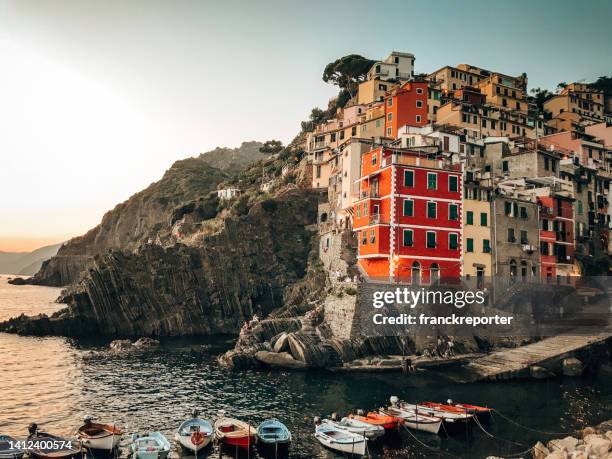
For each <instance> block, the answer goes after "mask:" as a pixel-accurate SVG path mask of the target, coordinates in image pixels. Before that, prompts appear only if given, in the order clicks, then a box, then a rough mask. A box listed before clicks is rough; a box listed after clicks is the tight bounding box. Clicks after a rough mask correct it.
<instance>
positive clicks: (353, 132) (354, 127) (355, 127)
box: [351, 126, 357, 135]
mask: <svg viewBox="0 0 612 459" xmlns="http://www.w3.org/2000/svg"><path fill="white" fill-rule="evenodd" d="M351 135H357V126H353V127H352V128H351Z"/></svg>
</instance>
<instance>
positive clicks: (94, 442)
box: [81, 434, 121, 451]
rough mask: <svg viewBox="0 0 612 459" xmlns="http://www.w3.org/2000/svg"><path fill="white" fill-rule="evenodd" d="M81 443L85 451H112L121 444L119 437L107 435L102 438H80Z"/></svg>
mask: <svg viewBox="0 0 612 459" xmlns="http://www.w3.org/2000/svg"><path fill="white" fill-rule="evenodd" d="M81 442H82V443H83V446H84V447H85V448H87V449H95V450H100V451H112V450H114V449H115V448H116V447H117V446H118V445H119V443H120V442H121V435H116V434H109V435H108V436H105V437H103V438H81Z"/></svg>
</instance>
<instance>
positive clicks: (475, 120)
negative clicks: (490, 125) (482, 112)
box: [474, 115, 478, 124]
mask: <svg viewBox="0 0 612 459" xmlns="http://www.w3.org/2000/svg"><path fill="white" fill-rule="evenodd" d="M474 124H478V115H474Z"/></svg>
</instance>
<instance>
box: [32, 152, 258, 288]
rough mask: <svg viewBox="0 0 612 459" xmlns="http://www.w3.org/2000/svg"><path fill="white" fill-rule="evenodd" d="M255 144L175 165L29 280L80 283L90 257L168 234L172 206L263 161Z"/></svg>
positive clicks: (134, 246) (203, 193) (200, 195)
mask: <svg viewBox="0 0 612 459" xmlns="http://www.w3.org/2000/svg"><path fill="white" fill-rule="evenodd" d="M261 145H262V144H261V143H259V142H244V143H243V144H242V145H241V147H239V148H235V149H229V148H217V149H215V150H213V151H210V152H207V153H203V154H201V155H199V156H198V157H196V158H188V159H184V160H181V161H177V162H175V163H174V164H173V165H172V167H171V168H170V169H169V170H168V171H167V172H166V173H165V174H164V176H163V177H162V178H161V180H159V181H157V182H155V183H153V184H151V185H150V186H149V187H147V188H146V189H145V190H143V191H141V192H139V193H136V194H135V195H133V196H132V197H130V198H129V199H128V200H127V201H125V202H123V203H121V204H119V205H117V206H116V207H115V208H114V209H113V210H111V211H109V212H107V213H106V214H105V215H104V217H103V218H102V221H101V222H100V224H99V225H98V226H96V227H95V228H93V229H92V230H90V231H88V232H87V233H86V234H85V235H83V236H79V237H76V238H73V239H71V240H70V241H68V242H67V243H66V244H64V245H63V246H62V247H61V248H60V250H59V251H58V253H57V256H55V257H54V258H52V259H50V260H48V261H46V262H45V263H44V264H43V266H42V267H41V269H40V271H39V272H38V273H36V275H35V276H34V277H33V278H32V279H31V280H30V281H29V282H30V283H33V284H37V285H50V286H65V285H69V284H71V283H73V282H75V281H77V280H78V279H79V276H80V274H81V272H83V271H84V270H85V269H86V268H88V267H89V266H91V264H92V262H93V257H94V256H95V255H98V254H104V253H106V252H108V251H109V250H135V249H137V248H138V247H139V246H140V245H141V244H144V243H146V242H147V241H149V239H155V238H157V237H158V236H159V235H160V234H161V235H162V236H163V235H164V234H165V233H169V231H170V227H171V225H172V223H173V222H172V216H173V214H174V213H175V212H176V209H177V207H180V206H183V205H185V204H186V203H190V202H195V201H197V200H199V199H202V198H204V197H205V196H206V195H207V194H208V193H209V192H210V191H212V190H215V189H216V188H217V185H218V184H219V183H220V182H222V181H224V180H227V179H228V177H229V173H233V172H235V171H237V170H240V169H242V168H244V167H245V166H247V165H248V164H250V163H252V162H254V161H257V160H259V159H261V158H264V157H265V155H264V154H262V153H260V152H259V147H261Z"/></svg>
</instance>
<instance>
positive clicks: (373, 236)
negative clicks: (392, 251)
mask: <svg viewBox="0 0 612 459" xmlns="http://www.w3.org/2000/svg"><path fill="white" fill-rule="evenodd" d="M375 242H376V230H375V229H371V230H370V244H374V243H375Z"/></svg>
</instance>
